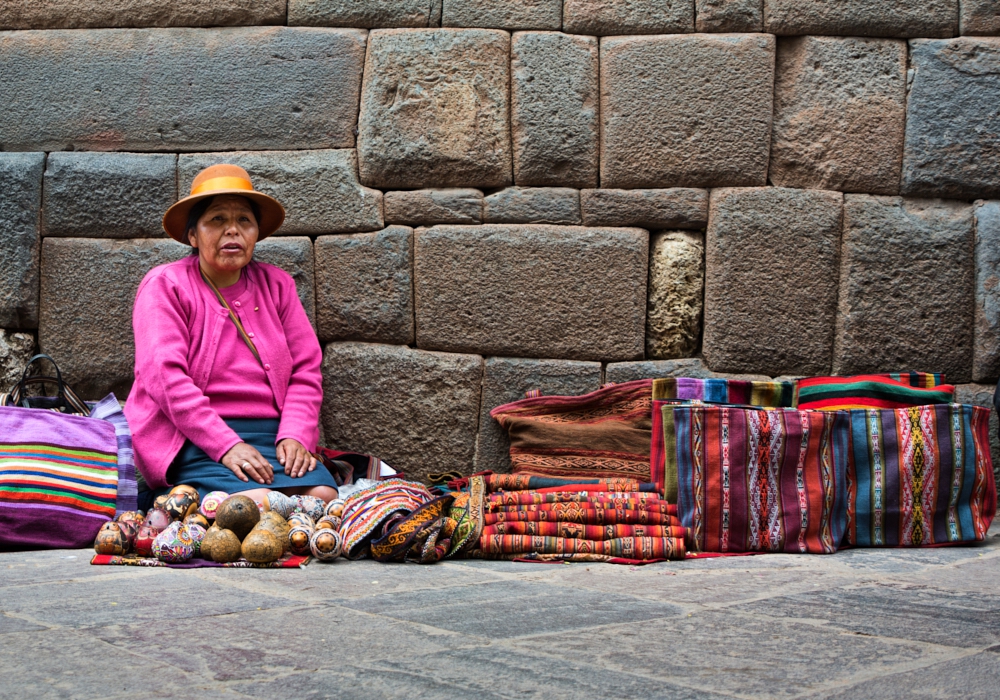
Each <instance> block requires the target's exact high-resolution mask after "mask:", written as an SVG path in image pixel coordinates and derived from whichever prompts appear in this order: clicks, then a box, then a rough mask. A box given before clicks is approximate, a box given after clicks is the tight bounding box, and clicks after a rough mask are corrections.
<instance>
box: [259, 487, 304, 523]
mask: <svg viewBox="0 0 1000 700" xmlns="http://www.w3.org/2000/svg"><path fill="white" fill-rule="evenodd" d="M263 505H264V510H265V511H269V512H271V513H277V514H278V515H280V516H281V517H282V518H287V517H288V516H289V515H291V514H292V513H294V512H295V507H296V505H297V504H296V502H295V500H293V499H292V498H290V497H289V496H286V495H285V494H283V493H281V491H271V492H270V493H268V494H267V498H266V499H264V503H263Z"/></svg>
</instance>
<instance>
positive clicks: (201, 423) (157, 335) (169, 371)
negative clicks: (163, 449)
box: [132, 274, 241, 461]
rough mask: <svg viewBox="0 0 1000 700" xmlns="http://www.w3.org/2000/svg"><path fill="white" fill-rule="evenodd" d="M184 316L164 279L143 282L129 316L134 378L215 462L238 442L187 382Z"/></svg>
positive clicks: (189, 380)
mask: <svg viewBox="0 0 1000 700" xmlns="http://www.w3.org/2000/svg"><path fill="white" fill-rule="evenodd" d="M186 316H187V314H186V313H185V312H184V309H183V304H182V302H181V300H180V298H179V297H178V295H177V290H176V289H175V288H174V285H173V284H172V283H171V282H170V280H168V279H167V278H166V277H165V276H164V275H162V274H158V275H154V276H153V277H149V278H147V279H146V280H144V281H143V283H142V285H141V286H140V287H139V291H138V293H137V294H136V298H135V312H134V313H133V315H132V328H133V331H134V332H135V368H136V374H137V375H138V376H139V377H141V378H142V382H143V386H144V388H145V389H146V391H147V392H148V393H149V396H150V397H151V398H152V399H153V401H155V402H156V405H157V406H159V408H160V410H161V411H163V413H164V414H165V415H166V416H167V418H168V419H169V420H170V421H171V422H172V423H173V424H174V426H175V427H176V428H177V430H179V431H180V432H181V434H182V435H184V437H186V438H187V439H188V440H190V441H191V442H193V443H194V444H195V445H197V446H198V447H200V448H201V449H202V450H204V451H205V453H206V454H207V455H208V456H209V457H211V458H212V459H214V460H216V461H220V460H221V459H222V456H223V455H224V454H226V452H228V451H229V449H230V448H231V447H233V445H235V444H237V443H239V442H241V440H240V436H239V435H237V434H236V433H235V432H234V431H233V429H232V428H230V427H229V426H228V425H226V423H225V421H223V420H222V418H220V417H219V414H218V413H216V412H215V411H214V410H213V409H212V407H211V405H210V404H209V401H208V397H207V396H205V394H204V392H203V391H202V390H201V389H199V388H198V386H197V385H196V384H195V383H194V380H193V379H192V378H191V372H190V368H189V366H188V352H189V348H190V346H191V339H190V333H189V332H188V325H187V319H186Z"/></svg>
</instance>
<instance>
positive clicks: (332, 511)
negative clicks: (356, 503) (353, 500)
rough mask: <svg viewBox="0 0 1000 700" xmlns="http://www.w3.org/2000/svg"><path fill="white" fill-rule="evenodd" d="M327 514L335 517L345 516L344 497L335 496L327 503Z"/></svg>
mask: <svg viewBox="0 0 1000 700" xmlns="http://www.w3.org/2000/svg"><path fill="white" fill-rule="evenodd" d="M326 514H327V515H329V516H332V517H334V518H342V517H344V499H342V498H335V499H333V500H332V501H330V502H329V503H327V504H326Z"/></svg>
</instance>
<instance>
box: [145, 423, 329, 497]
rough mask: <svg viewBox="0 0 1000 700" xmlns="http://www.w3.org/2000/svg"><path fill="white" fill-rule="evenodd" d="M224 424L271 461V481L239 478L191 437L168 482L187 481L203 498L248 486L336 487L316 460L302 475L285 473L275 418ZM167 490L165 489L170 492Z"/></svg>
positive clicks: (326, 471) (274, 487)
mask: <svg viewBox="0 0 1000 700" xmlns="http://www.w3.org/2000/svg"><path fill="white" fill-rule="evenodd" d="M226 425H228V426H229V427H230V428H232V429H233V431H234V432H235V433H236V434H237V435H239V436H240V437H241V438H242V439H243V442H245V443H247V444H248V445H250V446H252V447H255V448H256V449H257V451H258V452H260V454H261V455H262V456H263V457H264V459H266V460H267V461H268V462H270V463H271V466H272V467H273V468H274V481H273V482H272V483H271V484H259V483H257V482H256V481H254V480H253V479H252V478H251V479H250V481H242V480H241V479H240V478H239V477H237V476H236V475H235V474H233V473H232V472H231V471H230V470H229V468H228V467H226V466H224V465H222V464H220V463H219V462H216V461H215V460H214V459H212V458H211V457H209V456H208V455H207V454H205V452H204V451H203V450H202V449H201V448H200V447H197V446H196V445H195V444H194V443H192V442H191V441H190V440H188V441H187V442H185V443H184V447H182V448H181V451H180V452H179V453H178V454H177V457H176V458H174V462H173V464H172V465H171V466H170V471H169V472H168V474H167V480H168V481H169V482H170V483H171V484H188V485H189V486H194V487H195V488H196V489H198V493H199V494H201V497H202V498H204V497H205V494H207V493H209V492H210V491H225V492H226V493H236V492H237V491H249V490H250V489H260V488H266V489H272V490H280V489H293V488H302V487H308V486H332V487H333V488H337V482H336V481H334V479H333V475H332V474H330V472H329V470H328V469H327V468H326V467H324V466H323V464H322V463H321V462H319V461H317V462H316V468H315V469H314V470H313V471H311V472H306V473H305V474H303V475H302V476H300V477H298V478H295V479H293V478H292V477H290V476H288V474H285V468H284V467H282V466H281V465H280V464H279V463H278V455H277V447H276V445H275V444H274V443H275V440H276V439H277V437H278V425H279V422H278V421H277V420H275V419H260V418H236V419H227V420H226ZM169 490H170V489H166V490H165V491H164V493H165V492H166V491H169Z"/></svg>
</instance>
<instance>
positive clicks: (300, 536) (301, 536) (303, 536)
mask: <svg viewBox="0 0 1000 700" xmlns="http://www.w3.org/2000/svg"><path fill="white" fill-rule="evenodd" d="M312 534H313V529H312V528H311V527H305V526H304V525H296V526H295V527H293V528H292V529H291V530H289V531H288V549H289V550H291V552H292V554H298V555H299V556H303V555H306V554H309V540H310V539H311V538H312Z"/></svg>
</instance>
